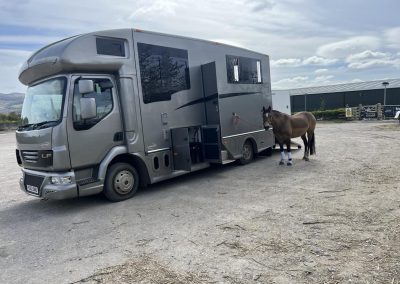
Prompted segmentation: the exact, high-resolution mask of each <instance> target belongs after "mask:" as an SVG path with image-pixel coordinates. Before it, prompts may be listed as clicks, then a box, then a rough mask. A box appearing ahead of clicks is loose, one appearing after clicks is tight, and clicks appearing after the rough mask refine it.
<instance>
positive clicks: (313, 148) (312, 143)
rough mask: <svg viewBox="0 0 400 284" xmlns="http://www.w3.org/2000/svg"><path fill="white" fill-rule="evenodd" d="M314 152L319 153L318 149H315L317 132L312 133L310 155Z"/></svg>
mask: <svg viewBox="0 0 400 284" xmlns="http://www.w3.org/2000/svg"><path fill="white" fill-rule="evenodd" d="M314 154H317V151H316V149H315V132H313V133H312V135H311V141H310V155H314Z"/></svg>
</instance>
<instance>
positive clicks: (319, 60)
mask: <svg viewBox="0 0 400 284" xmlns="http://www.w3.org/2000/svg"><path fill="white" fill-rule="evenodd" d="M336 62H338V60H337V59H333V58H324V57H319V56H315V55H314V56H311V57H308V58H305V59H300V58H281V59H278V60H271V66H273V67H299V66H308V65H322V66H325V65H331V64H334V63H336Z"/></svg>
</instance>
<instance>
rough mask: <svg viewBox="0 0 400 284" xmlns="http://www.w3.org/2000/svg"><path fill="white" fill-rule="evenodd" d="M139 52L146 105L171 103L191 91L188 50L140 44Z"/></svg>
mask: <svg viewBox="0 0 400 284" xmlns="http://www.w3.org/2000/svg"><path fill="white" fill-rule="evenodd" d="M138 51H139V65H140V76H141V82H142V92H143V101H144V103H146V104H147V103H152V102H159V101H169V100H171V95H172V94H174V93H176V92H179V91H182V90H188V89H190V78H189V68H188V67H189V61H188V52H187V50H184V49H177V48H170V47H164V46H158V45H151V44H145V43H138Z"/></svg>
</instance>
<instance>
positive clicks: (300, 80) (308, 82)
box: [272, 75, 335, 90]
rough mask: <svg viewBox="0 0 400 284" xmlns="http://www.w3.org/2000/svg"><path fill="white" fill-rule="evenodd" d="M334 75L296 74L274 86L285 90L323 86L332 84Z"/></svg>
mask: <svg viewBox="0 0 400 284" xmlns="http://www.w3.org/2000/svg"><path fill="white" fill-rule="evenodd" d="M334 77H335V76H333V75H324V76H317V77H314V78H312V77H309V76H296V77H292V78H285V79H282V80H279V81H277V82H275V83H273V85H272V88H273V89H274V90H285V89H296V88H304V87H312V86H321V85H329V84H332V83H333V82H332V79H333V78H334Z"/></svg>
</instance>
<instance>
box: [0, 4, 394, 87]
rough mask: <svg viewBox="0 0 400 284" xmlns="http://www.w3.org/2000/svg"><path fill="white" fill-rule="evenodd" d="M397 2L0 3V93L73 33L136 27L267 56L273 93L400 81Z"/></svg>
mask: <svg viewBox="0 0 400 284" xmlns="http://www.w3.org/2000/svg"><path fill="white" fill-rule="evenodd" d="M399 11H400V1H399V0H379V1H378V0H368V1H365V0H346V1H345V0H323V1H322V0H229V1H228V0H204V1H202V0H197V1H189V0H114V1H112V0H85V1H76V0H69V1H54V0H0V93H11V92H24V91H25V89H26V86H24V85H22V84H21V83H20V82H19V81H18V74H19V70H20V67H21V65H22V64H23V62H24V61H26V60H27V59H28V58H29V55H30V54H32V52H34V51H35V50H38V49H39V48H41V47H43V46H45V45H47V44H50V43H52V42H54V41H57V40H60V39H63V38H66V37H70V36H73V35H77V34H82V33H86V32H92V31H96V30H106V29H115V28H138V29H144V30H150V31H156V32H162V33H169V34H176V35H182V36H189V37H194V38H200V39H206V40H212V41H218V42H222V43H227V44H231V45H235V46H239V47H244V48H247V49H250V50H254V51H258V52H262V53H265V54H268V55H269V56H270V64H271V82H272V89H275V90H278V89H290V88H299V87H309V86H321V85H332V84H340V83H348V82H361V81H368V80H381V79H382V80H385V79H393V78H400V14H399Z"/></svg>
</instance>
